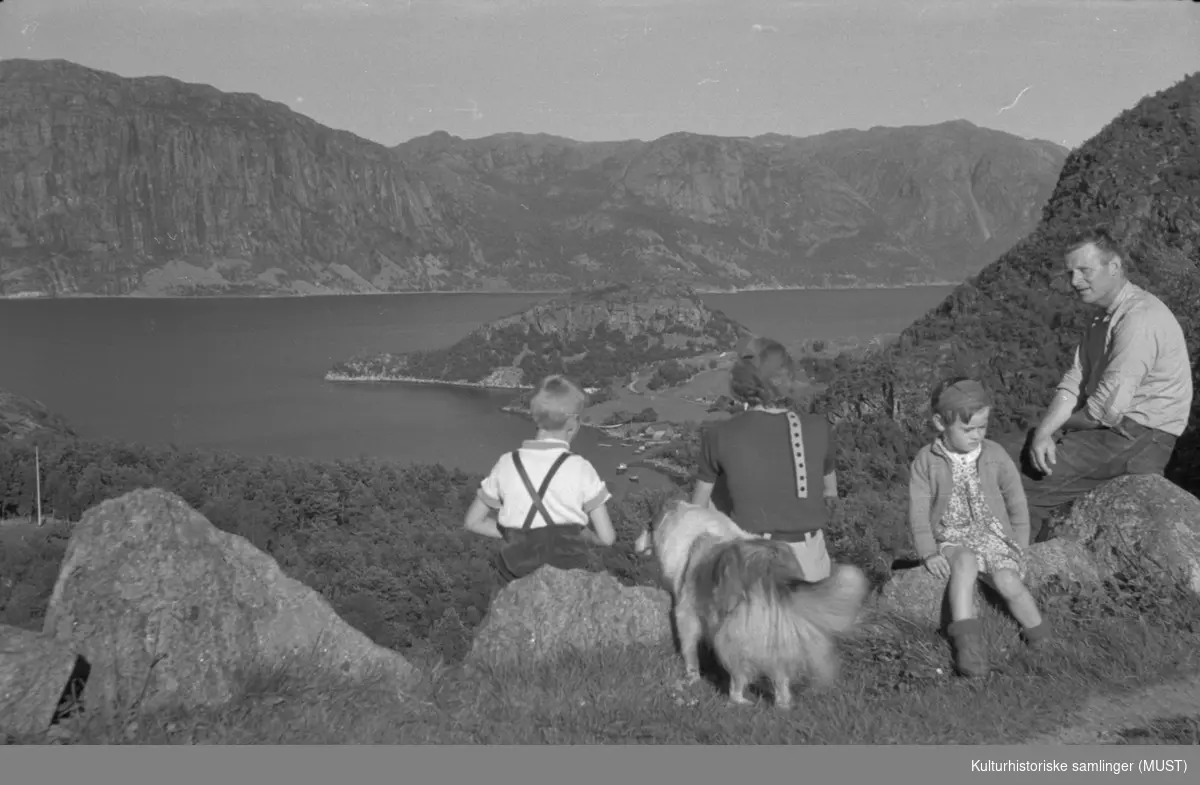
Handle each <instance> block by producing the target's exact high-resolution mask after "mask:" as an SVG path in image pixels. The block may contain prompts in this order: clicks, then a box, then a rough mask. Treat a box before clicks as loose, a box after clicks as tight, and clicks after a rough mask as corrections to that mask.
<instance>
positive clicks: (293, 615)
mask: <svg viewBox="0 0 1200 785" xmlns="http://www.w3.org/2000/svg"><path fill="white" fill-rule="evenodd" d="M44 632H45V634H46V635H47V636H49V637H53V638H55V639H56V640H57V641H59V642H60V643H61V644H62V645H64V646H67V647H69V648H70V649H72V650H74V651H78V652H80V653H81V654H82V655H83V656H84V657H85V658H86V659H87V661H88V663H89V664H90V665H91V672H90V675H89V678H88V684H87V688H86V690H85V692H84V698H83V699H84V704H85V707H91V706H104V707H108V708H110V709H116V708H122V707H127V706H130V705H131V704H133V703H140V705H142V706H146V707H154V706H159V705H163V704H168V703H169V704H175V705H182V706H216V705H221V704H223V703H225V702H227V701H229V700H230V699H232V698H234V697H236V695H237V691H238V690H239V689H240V686H241V685H242V683H243V680H244V679H245V678H247V677H248V676H251V675H252V674H254V673H256V672H263V671H267V672H271V671H278V670H289V669H293V668H295V669H300V670H301V672H302V673H306V674H313V673H326V674H329V675H331V676H334V677H345V678H347V679H360V678H372V679H375V678H383V679H385V683H389V684H391V686H392V687H393V688H394V689H395V690H396V691H397V693H398V694H400V693H402V692H403V690H404V689H405V688H406V687H407V685H408V684H409V683H410V682H411V680H413V679H414V678H415V677H416V676H417V673H416V671H415V670H414V669H413V668H412V666H411V665H409V663H408V662H406V661H405V660H404V658H403V657H401V656H400V655H399V654H397V653H396V652H393V651H391V650H389V649H385V648H383V647H381V646H378V645H376V644H374V643H372V642H371V640H370V639H369V638H367V637H366V636H365V635H363V634H362V633H361V632H359V631H358V630H355V629H354V628H352V627H350V626H349V625H348V624H346V623H345V622H344V621H343V620H342V619H340V618H339V617H338V616H337V614H336V613H334V611H333V609H332V608H331V607H330V605H329V603H328V602H326V601H325V599H324V598H323V597H321V596H320V595H319V594H318V593H317V592H315V591H313V590H312V589H310V588H308V587H307V586H305V585H303V584H302V583H300V582H299V581H296V580H293V579H292V578H289V577H288V576H286V575H284V574H283V572H282V571H281V570H280V568H279V565H278V564H277V563H276V562H275V560H274V559H272V558H271V557H270V556H268V555H266V554H265V553H263V552H262V551H260V550H258V549H257V548H255V547H254V546H252V545H251V544H250V543H249V542H248V541H246V540H245V539H244V538H242V537H239V536H237V535H233V534H228V533H226V532H223V531H220V530H219V529H217V528H216V527H214V526H213V525H212V524H211V523H209V522H208V520H206V519H205V518H204V516H202V515H200V514H199V513H198V512H196V511H195V510H193V509H192V508H190V507H189V506H188V505H187V504H186V503H184V502H183V500H182V499H180V498H179V497H177V496H175V495H174V494H171V493H168V492H166V491H162V490H158V489H149V490H145V489H144V490H136V491H132V492H130V493H127V494H125V495H123V496H120V497H118V498H116V499H110V500H108V501H105V502H103V503H101V504H99V505H97V506H96V507H93V508H92V509H90V510H88V511H87V512H86V513H85V514H84V516H83V519H82V520H81V521H80V522H79V523H78V524H77V525H76V527H75V530H74V533H73V534H72V536H71V539H70V541H69V543H68V545H67V551H66V555H65V556H64V558H63V563H62V568H61V571H60V573H59V576H58V580H57V582H56V583H55V585H54V590H53V593H52V594H51V597H50V604H49V608H48V609H47V612H46V620H45V626H44Z"/></svg>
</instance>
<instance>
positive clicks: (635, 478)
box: [629, 474, 641, 482]
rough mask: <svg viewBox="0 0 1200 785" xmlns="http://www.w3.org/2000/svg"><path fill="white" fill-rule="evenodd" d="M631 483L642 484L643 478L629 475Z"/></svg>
mask: <svg viewBox="0 0 1200 785" xmlns="http://www.w3.org/2000/svg"><path fill="white" fill-rule="evenodd" d="M629 481H630V482H641V478H639V477H638V476H637V475H636V474H631V475H629Z"/></svg>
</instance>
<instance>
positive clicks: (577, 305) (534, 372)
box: [326, 283, 749, 387]
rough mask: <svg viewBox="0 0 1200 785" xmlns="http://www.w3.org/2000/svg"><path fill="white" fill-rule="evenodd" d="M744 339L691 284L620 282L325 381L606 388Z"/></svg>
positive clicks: (352, 364) (347, 366) (362, 361)
mask: <svg viewBox="0 0 1200 785" xmlns="http://www.w3.org/2000/svg"><path fill="white" fill-rule="evenodd" d="M748 334H749V331H748V330H747V329H746V327H745V326H743V325H741V324H739V323H737V322H735V321H733V320H732V319H730V318H729V317H728V316H726V315H725V314H724V313H722V312H721V311H719V310H715V309H712V308H709V307H708V306H707V305H705V304H704V301H703V300H701V299H700V297H699V296H698V295H697V294H696V292H695V291H694V290H692V289H690V288H689V287H687V286H683V285H680V284H665V283H658V284H654V285H649V284H644V285H639V284H618V285H614V286H606V287H601V288H597V289H587V290H582V291H577V292H573V293H571V294H569V295H566V296H563V297H559V298H554V299H552V300H549V301H547V302H543V303H538V304H536V305H534V306H532V307H530V308H527V309H526V310H524V311H521V312H519V313H516V314H512V315H511V316H505V317H503V318H501V319H497V320H495V321H492V322H489V323H487V324H484V325H481V326H480V327H478V328H476V329H474V330H472V331H471V332H470V333H468V334H467V335H466V336H465V337H464V338H463V339H462V340H460V341H458V342H457V343H455V344H454V345H453V346H449V347H446V348H443V349H434V350H429V351H422V352H414V353H412V354H407V355H392V354H382V355H377V356H374V357H363V358H356V359H352V360H348V361H346V362H342V363H339V364H338V365H336V366H334V368H333V369H332V370H330V372H329V373H328V374H327V376H326V378H328V379H331V380H354V379H371V380H381V379H405V378H418V379H429V380H440V381H450V382H466V383H472V384H486V385H490V386H496V387H518V386H530V385H533V384H536V383H537V381H538V379H539V378H541V377H542V376H545V375H546V374H549V373H566V374H569V375H571V376H572V377H574V378H575V379H577V380H578V381H579V382H580V383H582V384H584V385H587V386H590V385H601V384H604V383H606V382H608V381H609V380H610V379H611V378H613V377H623V376H624V375H626V374H628V373H629V372H630V371H632V370H634V369H636V368H638V367H640V366H642V365H645V364H647V363H648V362H651V361H656V360H663V359H666V358H681V357H690V356H695V355H698V354H702V353H704V352H710V351H725V350H729V349H732V348H733V347H734V346H735V345H737V342H738V341H739V340H741V339H742V338H743V337H745V336H746V335H748Z"/></svg>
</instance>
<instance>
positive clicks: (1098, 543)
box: [871, 475, 1200, 625]
mask: <svg viewBox="0 0 1200 785" xmlns="http://www.w3.org/2000/svg"><path fill="white" fill-rule="evenodd" d="M1051 537H1052V539H1049V540H1047V541H1045V542H1040V543H1035V544H1034V545H1032V546H1031V547H1030V549H1029V575H1028V578H1027V580H1026V585H1027V586H1029V587H1030V588H1031V589H1034V588H1037V587H1038V586H1040V585H1041V584H1043V583H1044V582H1046V581H1047V580H1048V579H1050V578H1058V579H1060V580H1061V581H1063V582H1064V583H1066V584H1068V585H1069V584H1072V583H1079V584H1095V583H1099V582H1101V581H1103V580H1105V579H1107V578H1111V577H1113V576H1115V575H1127V576H1128V575H1132V574H1141V575H1143V576H1145V577H1148V578H1150V579H1152V580H1155V581H1166V580H1169V579H1171V578H1172V577H1176V578H1181V579H1183V580H1184V581H1185V582H1187V583H1188V584H1190V586H1191V588H1192V590H1193V591H1195V592H1196V593H1197V594H1200V499H1197V498H1196V497H1195V496H1193V495H1191V494H1190V493H1188V492H1187V491H1185V490H1183V489H1182V488H1180V487H1179V486H1177V485H1175V484H1174V483H1172V482H1170V481H1168V480H1166V479H1164V478H1162V477H1160V476H1158V475H1127V476H1124V477H1118V478H1117V479H1115V480H1111V481H1109V482H1107V483H1105V484H1104V485H1102V486H1100V487H1099V488H1097V489H1095V490H1094V491H1092V492H1090V493H1088V494H1086V495H1085V496H1083V497H1081V498H1080V499H1079V500H1078V501H1076V502H1075V504H1074V505H1072V508H1071V512H1070V514H1069V515H1068V516H1067V517H1066V518H1065V519H1063V520H1062V521H1057V522H1055V525H1054V528H1053V529H1052V530H1051ZM975 599H976V603H980V602H982V601H983V600H984V598H983V597H982V592H980V591H979V590H978V589H977V591H976V598H975ZM871 606H872V610H873V611H883V612H888V613H895V614H898V615H901V616H905V617H908V618H911V619H913V620H915V621H919V622H923V623H936V624H939V625H944V624H945V623H946V622H947V621H948V620H949V615H948V614H949V607H948V604H947V601H946V583H945V581H939V580H937V579H936V578H934V577H933V576H932V575H930V574H929V572H928V571H927V570H925V568H923V567H914V568H910V569H906V570H899V571H897V572H895V573H894V574H893V575H892V577H891V579H889V580H888V582H887V583H885V584H884V586H883V587H882V589H881V590H880V592H879V594H878V595H877V596H876V597H875V599H874V601H873V602H872V603H871Z"/></svg>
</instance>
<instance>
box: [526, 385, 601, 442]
mask: <svg viewBox="0 0 1200 785" xmlns="http://www.w3.org/2000/svg"><path fill="white" fill-rule="evenodd" d="M586 405H587V394H586V393H584V391H583V388H582V387H580V386H579V385H578V384H576V383H575V382H573V381H571V380H570V379H568V378H567V377H565V376H563V375H561V374H552V375H550V376H547V377H546V378H545V379H542V381H541V383H540V384H538V386H537V390H536V391H535V392H534V394H533V398H532V399H531V400H530V402H529V411H530V412H531V413H532V414H533V421H534V422H535V423H537V427H538V428H541V429H542V430H544V431H560V430H562V429H563V428H565V427H566V425H567V421H568V420H570V419H571V418H572V417H578V416H579V415H580V414H582V413H583V408H584V407H585V406H586Z"/></svg>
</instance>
